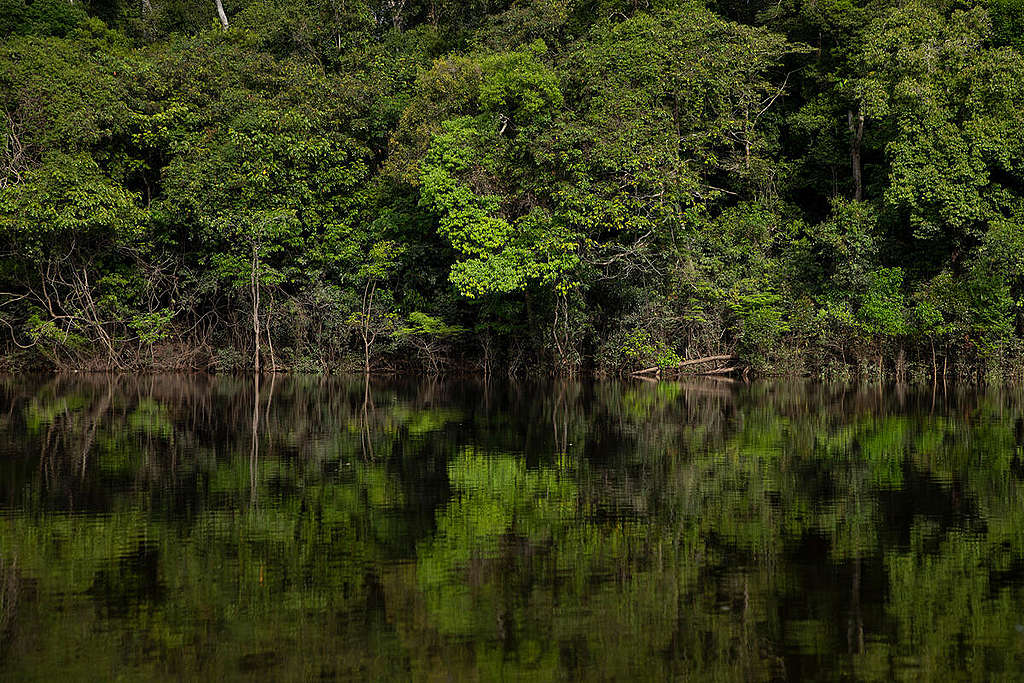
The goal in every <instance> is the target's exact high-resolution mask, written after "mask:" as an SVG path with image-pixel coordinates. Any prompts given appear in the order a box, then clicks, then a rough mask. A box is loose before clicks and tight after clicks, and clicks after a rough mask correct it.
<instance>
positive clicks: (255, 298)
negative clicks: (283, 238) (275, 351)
mask: <svg viewBox="0 0 1024 683" xmlns="http://www.w3.org/2000/svg"><path fill="white" fill-rule="evenodd" d="M249 287H250V290H251V292H250V293H251V294H252V336H253V340H254V341H255V344H256V348H255V350H254V351H253V358H252V363H253V369H254V370H255V372H256V374H257V375H258V374H259V372H260V283H259V248H258V247H257V246H256V245H255V244H254V245H253V247H252V276H251V279H250V281H249Z"/></svg>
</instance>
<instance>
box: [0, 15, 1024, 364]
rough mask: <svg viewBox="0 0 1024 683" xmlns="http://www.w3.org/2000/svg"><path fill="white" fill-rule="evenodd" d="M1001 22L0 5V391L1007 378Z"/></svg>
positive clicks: (1010, 151)
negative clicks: (209, 381) (36, 384)
mask: <svg viewBox="0 0 1024 683" xmlns="http://www.w3.org/2000/svg"><path fill="white" fill-rule="evenodd" d="M1022 36H1024V3H1022V2H1021V1H1020V0H984V1H979V0H959V1H957V2H951V1H950V2H947V1H941V0H912V1H911V2H895V0H852V2H846V3H837V4H824V5H823V4H822V3H820V2H810V1H807V0H784V1H783V2H781V3H780V2H777V1H776V0H772V1H770V2H769V1H763V0H753V1H752V2H744V3H738V2H733V1H732V0H717V1H709V2H707V3H701V2H695V1H691V0H684V1H679V0H673V1H668V0H646V1H644V2H637V1H636V0H478V1H474V2H465V1H464V0H458V1H456V0H345V1H339V0H297V1H296V2H288V3H279V2H275V1H274V0H215V1H212V0H202V1H199V0H143V1H142V2H138V1H137V0H131V1H130V2H129V1H128V0H102V1H100V0H96V1H94V2H90V3H68V2H67V1H66V0H33V1H32V2H26V1H25V0H0V372H6V373H11V372H22V371H70V370H79V371H115V372H149V371H185V372H192V371H199V372H238V371H255V372H256V373H257V374H259V373H261V372H271V373H276V372H284V371H287V372H294V373H325V374H338V373H359V372H362V373H366V374H380V373H405V372H409V373H412V372H417V373H419V372H422V373H426V374H431V375H438V374H442V373H458V374H476V375H481V376H506V375H508V376H516V377H524V376H573V375H597V376H622V377H633V378H638V379H641V380H643V379H649V380H655V379H659V378H668V377H674V376H684V375H685V376H689V375H703V376H710V377H725V378H733V379H741V380H742V379H747V378H751V377H755V376H810V377H817V378H822V379H831V380H844V379H851V380H863V379H871V380H879V379H882V380H886V381H889V380H893V381H897V382H903V381H909V382H916V381H931V382H938V381H942V380H959V381H965V380H966V381H977V382H981V381H1003V380H1015V379H1021V378H1022V377H1024V38H1022Z"/></svg>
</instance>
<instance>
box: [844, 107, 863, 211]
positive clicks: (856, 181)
mask: <svg viewBox="0 0 1024 683" xmlns="http://www.w3.org/2000/svg"><path fill="white" fill-rule="evenodd" d="M846 121H847V124H848V126H849V128H850V164H851V166H852V170H853V198H854V200H856V201H858V202H859V201H860V200H861V199H863V198H864V181H863V178H862V176H861V161H860V146H861V142H863V141H864V114H863V113H861V112H860V111H858V112H857V114H854V113H853V110H852V109H850V110H848V111H847V112H846Z"/></svg>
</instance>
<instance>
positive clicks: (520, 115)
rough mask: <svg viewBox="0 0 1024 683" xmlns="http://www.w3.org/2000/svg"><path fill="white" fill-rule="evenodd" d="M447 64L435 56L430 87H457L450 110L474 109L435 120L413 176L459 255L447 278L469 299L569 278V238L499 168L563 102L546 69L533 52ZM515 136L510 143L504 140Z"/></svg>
mask: <svg viewBox="0 0 1024 683" xmlns="http://www.w3.org/2000/svg"><path fill="white" fill-rule="evenodd" d="M541 48H542V46H538V47H537V48H536V49H535V51H539V50H541ZM452 66H453V67H456V68H455V70H454V71H453V70H452V69H449V68H448V67H447V66H446V64H445V63H439V64H438V65H437V66H435V69H434V71H433V72H432V75H430V76H428V77H427V78H429V79H430V80H429V82H431V83H435V84H438V85H439V86H440V85H441V84H444V83H448V84H449V85H448V86H446V87H445V89H444V90H441V91H440V92H439V93H438V94H442V93H453V94H455V93H461V95H458V96H456V97H455V102H453V104H454V105H455V106H454V107H450V108H448V111H456V110H461V111H463V112H465V113H466V114H469V113H475V115H473V116H471V115H463V116H461V117H456V118H451V119H448V120H446V121H443V122H442V123H441V124H440V126H439V130H437V132H436V133H435V134H434V135H433V136H432V139H431V143H430V146H429V149H428V150H427V151H426V154H425V155H424V157H423V160H422V161H421V162H420V164H419V170H420V172H419V178H418V180H419V183H420V186H421V187H420V204H421V206H424V207H426V208H428V209H429V210H430V211H431V212H432V213H434V214H435V215H436V216H437V217H438V233H439V234H440V235H441V236H442V237H443V238H444V239H445V240H446V241H447V242H448V243H449V244H451V246H452V247H453V248H454V249H455V251H456V252H457V253H459V254H460V255H461V256H463V257H464V258H462V259H461V260H459V261H457V262H456V263H455V264H453V265H452V268H451V273H450V277H449V279H450V281H451V282H452V283H453V284H454V285H455V286H456V288H457V289H458V291H459V292H460V293H461V294H462V295H464V296H466V297H469V298H476V297H479V296H482V295H485V294H492V293H510V292H518V291H523V290H525V289H526V288H527V287H528V286H530V284H531V283H540V284H544V285H547V286H554V287H556V288H558V287H561V288H564V287H566V286H568V284H567V278H568V277H569V274H570V273H571V271H572V270H573V269H574V268H575V267H576V265H577V264H578V258H577V256H576V253H575V252H576V248H577V247H576V244H577V239H576V238H575V237H574V236H573V235H572V234H571V233H570V232H569V231H567V230H565V229H564V228H562V227H561V226H560V225H559V223H558V221H557V218H556V217H555V216H553V215H552V213H551V212H550V210H548V209H546V208H545V207H544V206H542V205H537V203H538V201H539V198H530V197H529V196H524V194H523V193H524V191H525V190H526V189H527V188H524V187H523V186H522V185H520V184H519V183H517V182H515V181H516V180H517V178H516V177H515V176H511V177H510V176H508V175H507V174H506V172H505V169H506V168H510V167H512V166H513V165H514V163H515V160H516V159H517V158H520V157H521V155H522V154H523V153H524V152H525V151H526V150H525V149H524V148H523V147H522V145H526V144H528V142H529V141H528V140H526V139H523V137H522V136H523V135H524V134H525V132H526V131H528V130H537V129H538V127H542V126H544V125H545V122H547V121H549V120H550V119H551V118H552V117H553V116H554V115H555V114H556V113H557V110H558V108H559V107H560V106H561V105H562V95H561V92H560V90H559V88H558V84H557V80H556V78H555V76H554V74H553V72H552V71H551V70H550V69H549V68H547V67H546V66H544V65H543V64H541V63H540V62H539V61H538V60H537V57H536V55H535V52H517V53H507V54H500V55H495V56H489V57H483V58H481V59H480V60H479V61H478V62H476V64H475V65H471V64H469V63H467V62H466V61H465V60H463V61H455V62H453V63H452ZM452 74H462V77H461V78H450V77H449V76H451V75H452ZM460 101H461V104H459V103H458V102H460ZM513 134H516V135H517V137H518V138H519V139H518V140H517V141H516V142H510V141H508V140H505V139H504V138H507V137H508V136H512V135H513ZM523 200H525V201H523ZM531 204H533V205H532V206H531Z"/></svg>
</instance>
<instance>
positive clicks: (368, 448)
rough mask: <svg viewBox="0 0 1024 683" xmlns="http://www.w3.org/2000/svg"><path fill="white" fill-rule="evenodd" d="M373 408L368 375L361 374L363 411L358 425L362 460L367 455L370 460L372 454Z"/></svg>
mask: <svg viewBox="0 0 1024 683" xmlns="http://www.w3.org/2000/svg"><path fill="white" fill-rule="evenodd" d="M371 408H373V397H372V395H371V394H370V375H369V373H367V374H366V375H364V376H363V411H362V419H361V420H360V421H361V422H362V424H361V425H360V426H359V441H360V444H361V445H362V448H363V460H366V458H367V456H369V459H370V460H371V461H372V460H374V456H373V441H372V440H371V439H370V409H371Z"/></svg>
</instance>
